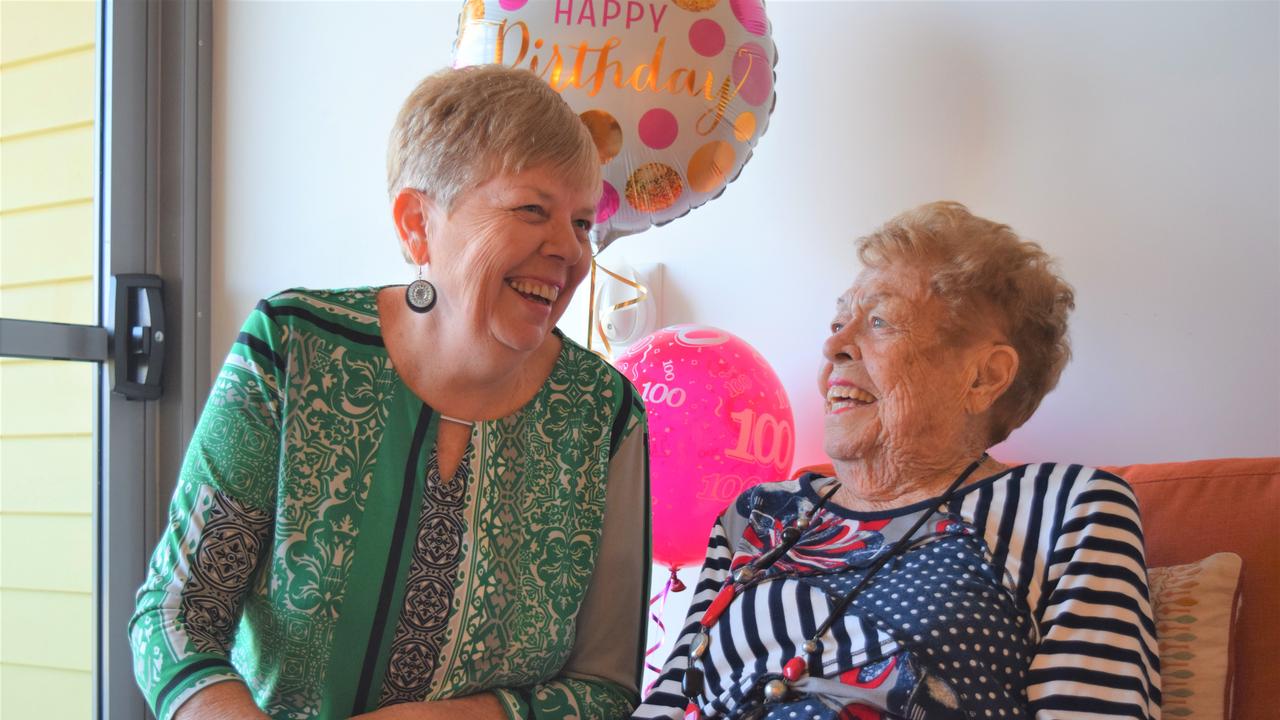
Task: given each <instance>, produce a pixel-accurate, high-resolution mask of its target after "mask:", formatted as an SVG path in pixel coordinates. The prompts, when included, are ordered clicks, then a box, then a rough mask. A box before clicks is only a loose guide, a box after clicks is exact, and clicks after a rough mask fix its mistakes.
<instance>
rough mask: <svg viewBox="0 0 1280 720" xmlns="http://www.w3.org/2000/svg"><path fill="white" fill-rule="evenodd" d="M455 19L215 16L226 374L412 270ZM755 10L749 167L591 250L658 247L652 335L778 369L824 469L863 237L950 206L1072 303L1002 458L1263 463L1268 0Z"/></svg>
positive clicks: (1271, 201) (1275, 363)
mask: <svg viewBox="0 0 1280 720" xmlns="http://www.w3.org/2000/svg"><path fill="white" fill-rule="evenodd" d="M460 6H461V2H430V3H385V4H384V3H369V2H361V3H345V2H344V3H328V2H324V3H321V2H236V1H229V2H225V3H222V4H219V5H218V6H217V8H216V11H215V18H216V27H215V32H216V34H215V40H214V43H215V44H214V52H215V62H216V67H215V76H214V78H215V89H214V122H215V136H214V158H215V161H214V162H215V164H214V178H213V180H214V212H213V226H214V227H213V235H214V242H215V246H214V278H213V290H214V303H215V310H214V318H213V321H214V332H215V337H214V346H215V348H216V350H215V354H216V355H217V357H216V358H215V360H220V358H221V355H222V354H223V353H224V352H225V350H226V348H227V347H228V346H229V345H230V342H231V340H232V338H233V337H234V336H235V331H236V328H237V327H238V324H239V322H240V320H241V319H242V318H243V316H244V315H245V313H247V312H248V311H249V309H250V308H251V307H252V306H253V303H254V302H255V301H256V300H257V299H258V298H260V297H262V296H264V295H267V294H270V293H272V292H274V291H276V290H279V289H282V288H285V287H290V286H296V285H307V286H320V287H323V286H345V285H356V284H371V283H390V282H405V281H407V279H408V277H409V272H410V271H409V269H408V267H407V266H405V265H404V264H403V263H402V262H401V261H400V258H399V253H398V251H397V249H396V242H395V238H394V235H393V231H392V228H391V223H390V221H389V219H388V218H389V213H388V209H387V202H386V198H385V193H384V190H383V187H384V182H383V158H384V148H385V139H386V135H387V131H388V128H389V127H390V124H391V121H392V119H393V117H394V114H395V112H396V110H397V109H398V107H399V103H400V101H401V100H402V98H403V96H404V95H405V94H406V93H407V92H408V91H409V90H410V89H411V88H412V87H413V85H414V84H415V83H416V81H417V80H418V79H420V78H421V76H423V75H424V74H426V73H428V72H429V71H432V70H434V69H436V68H439V67H441V66H444V65H447V64H448V63H449V59H450V58H449V49H450V43H451V41H452V38H453V32H454V28H455V27H456V16H457V10H458V8H459V7H460ZM769 11H770V16H771V19H772V21H773V36H774V39H775V41H776V42H777V44H778V48H779V55H780V58H781V60H780V64H779V66H778V69H777V70H778V79H777V91H778V105H777V110H776V112H775V113H774V116H773V119H772V121H771V123H770V126H769V131H768V133H767V134H766V135H765V136H764V137H763V139H762V140H761V141H760V144H759V145H758V147H757V148H756V153H755V157H754V159H753V160H752V161H751V162H750V164H748V165H747V167H746V169H745V170H744V172H743V174H742V176H741V177H740V178H739V179H738V181H737V182H735V183H734V184H732V185H731V186H730V187H729V188H728V190H727V191H726V192H725V194H724V195H723V196H722V197H721V198H719V199H718V200H715V201H712V202H711V203H709V204H707V205H706V206H704V207H702V208H700V209H698V210H695V211H694V212H693V213H691V214H690V215H688V216H687V217H685V218H683V219H680V220H677V221H676V222H674V223H672V224H671V225H669V226H666V227H663V228H658V229H655V230H651V231H649V232H646V233H644V234H642V235H639V236H634V237H630V238H624V239H622V240H620V241H618V242H617V243H616V244H615V245H614V246H612V247H611V248H609V249H608V250H607V251H606V252H605V253H604V256H603V257H602V261H603V262H604V264H606V265H608V264H609V263H610V262H620V261H624V260H625V261H627V262H630V263H632V264H641V263H650V262H662V263H664V264H665V266H666V294H665V297H664V306H665V312H666V314H665V320H666V321H667V322H671V323H674V322H702V323H707V324H711V325H716V326H719V327H722V328H725V329H727V330H730V331H731V332H733V333H735V334H738V335H739V336H741V337H743V338H745V339H747V340H748V341H749V342H751V343H752V344H754V345H755V346H756V347H757V348H758V349H759V350H760V351H761V352H762V353H763V354H764V355H765V356H766V357H767V358H768V359H769V360H770V362H771V363H772V364H773V366H774V368H775V369H776V370H777V372H778V374H779V376H780V377H781V378H782V380H783V382H784V384H785V385H786V387H787V390H788V392H789V393H790V395H791V399H792V402H793V405H794V407H795V410H796V416H797V417H796V419H797V426H798V427H797V432H798V437H799V445H798V452H797V457H796V461H797V463H810V462H817V461H820V460H821V444H820V438H819V436H818V432H819V428H820V422H821V419H820V413H821V408H820V404H819V398H818V395H817V392H816V390H815V384H814V380H813V377H814V372H815V370H816V368H817V364H818V362H819V347H820V343H821V341H822V338H823V335H824V332H825V331H824V328H825V327H826V325H827V322H828V320H829V315H830V312H831V309H832V303H833V300H834V298H835V296H836V295H837V294H839V293H840V292H841V291H843V290H844V288H845V287H846V286H847V285H848V284H849V282H850V280H851V279H852V277H853V276H854V274H855V273H856V270H857V266H856V262H855V259H854V255H853V251H852V240H853V239H854V238H855V237H857V236H858V235H860V234H862V233H865V232H867V231H869V230H870V229H872V228H873V227H875V226H876V225H878V224H879V223H881V222H883V221H884V220H886V219H888V218H889V217H890V216H892V215H894V214H895V213H897V212H899V211H901V210H904V209H906V208H908V207H911V206H914V205H917V204H919V203H922V202H926V201H929V200H935V199H943V198H946V199H955V200H960V201H962V202H964V203H966V204H968V205H969V206H970V207H971V208H972V209H973V210H974V211H975V212H978V213H979V214H983V215H986V216H988V217H991V218H993V219H997V220H1000V221H1003V222H1007V223H1009V224H1011V225H1013V226H1014V228H1015V229H1017V230H1019V231H1020V232H1022V233H1023V234H1024V235H1025V236H1027V237H1029V238H1032V239H1035V240H1038V241H1039V242H1041V243H1042V244H1043V245H1044V246H1045V247H1046V248H1047V249H1049V251H1050V252H1052V253H1054V254H1055V255H1057V256H1058V257H1059V258H1060V259H1061V261H1062V265H1063V268H1064V272H1065V274H1066V276H1067V278H1068V279H1069V280H1070V281H1071V282H1072V283H1073V284H1074V285H1075V287H1076V291H1077V299H1078V309H1077V311H1076V313H1075V315H1074V317H1073V321H1072V336H1073V338H1074V346H1075V359H1074V361H1073V362H1072V364H1071V366H1070V367H1068V369H1067V371H1066V374H1065V375H1064V377H1063V379H1062V383H1061V385H1060V386H1059V389H1058V390H1057V391H1056V392H1054V393H1053V394H1052V395H1050V396H1049V397H1048V398H1047V399H1046V401H1045V403H1044V405H1043V406H1042V407H1041V409H1040V411H1039V413H1037V415H1036V416H1035V417H1034V418H1033V419H1032V420H1031V422H1029V423H1028V424H1027V425H1026V426H1025V427H1024V428H1022V429H1021V430H1019V431H1017V432H1016V433H1015V434H1014V436H1013V437H1012V438H1011V439H1010V441H1009V442H1007V443H1006V444H1005V445H1004V446H1003V447H1001V448H999V449H998V452H997V455H998V456H999V457H1001V458H1002V459H1006V460H1008V459H1031V458H1036V459H1065V460H1073V461H1079V462H1086V463H1095V464H1102V463H1129V462H1154V461H1166V460H1183V459H1191V458H1199V457H1221V456H1232V455H1280V5H1277V4H1276V3H1248V4H1235V3H1220V2H1211V3H1171V4H1165V3H1134V4H1130V3H1124V4H1109V3H1106V4H1104V3H1078V4H1067V3H1052V4H1041V3H995V4H969V3H945V4H922V3H921V4H916V3H911V4H855V3H838V2H774V3H772V4H771V5H770V6H769ZM583 294H585V292H584V293H583ZM584 307H585V305H584V304H581V303H578V304H576V305H575V306H574V308H572V309H571V313H570V314H569V315H566V317H565V320H564V322H563V325H564V327H565V329H566V331H567V332H569V333H570V334H571V335H574V336H581V335H582V334H583V327H584V326H585V317H584V316H582V315H581V313H582V312H584V309H583V308H584ZM683 577H684V578H685V580H686V582H688V583H689V584H690V585H692V579H693V578H692V572H691V571H686V572H685V573H683ZM685 603H687V593H686V594H685V596H684V597H680V596H673V598H672V601H671V604H670V607H669V612H668V626H669V627H670V626H673V625H674V626H676V627H678V626H679V624H680V623H679V620H678V619H677V616H679V615H682V613H683V612H684V604H685Z"/></svg>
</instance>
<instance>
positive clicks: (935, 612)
mask: <svg viewBox="0 0 1280 720" xmlns="http://www.w3.org/2000/svg"><path fill="white" fill-rule="evenodd" d="M827 482H829V481H828V480H827V479H826V478H822V477H820V476H817V475H813V474H810V475H805V476H803V477H801V478H799V479H797V480H791V481H786V482H780V483H770V484H765V485H759V486H756V487H754V488H751V489H750V490H747V491H746V492H744V493H743V494H742V495H741V496H739V497H738V499H737V501H736V502H735V503H734V505H732V506H730V507H729V508H728V509H727V510H726V511H725V513H724V514H723V515H722V516H721V517H720V519H719V520H718V521H717V522H716V525H715V527H714V529H713V530H712V534H711V539H710V541H709V546H708V550H707V558H706V561H705V562H704V564H703V567H702V572H701V575H700V576H699V579H698V584H697V588H696V590H695V595H694V597H693V600H692V603H691V605H690V610H689V616H688V619H687V620H686V623H685V627H684V630H683V632H682V633H681V637H680V638H679V640H678V642H677V644H676V647H675V649H674V651H673V652H672V654H671V658H670V659H669V660H668V661H667V663H666V666H665V667H664V668H663V672H662V675H661V676H660V677H659V679H658V682H657V683H656V684H655V685H654V689H653V692H652V693H651V694H650V695H649V697H648V698H647V699H646V700H645V702H644V703H643V704H642V705H641V706H640V708H638V709H637V711H636V713H635V715H634V716H633V717H636V718H681V717H683V716H684V709H685V706H686V704H687V700H686V699H685V697H684V696H683V695H682V693H681V690H680V680H681V676H682V673H683V671H684V668H685V665H686V659H687V656H688V655H687V654H688V646H689V643H690V641H691V640H692V639H693V637H694V636H695V635H696V634H697V630H698V628H699V620H700V619H701V618H702V616H703V614H704V613H705V612H706V611H707V609H708V607H709V606H711V604H712V600H713V599H714V598H715V596H716V595H717V593H718V592H719V591H720V589H721V588H722V587H723V586H724V585H725V583H726V581H727V580H728V578H729V574H730V571H731V569H733V568H735V567H738V566H740V565H742V564H745V563H746V562H749V561H750V560H751V559H752V558H754V557H756V556H758V555H759V554H761V553H763V552H766V551H767V550H768V549H769V548H770V547H773V546H774V545H776V544H777V543H779V542H780V536H781V531H782V529H783V528H784V527H786V526H788V525H790V524H791V523H792V522H794V520H795V517H796V516H797V515H798V514H799V513H800V512H803V511H806V510H808V509H809V508H811V507H812V506H813V504H814V503H816V502H817V500H818V492H819V489H821V488H822V487H823V486H824V485H825V484H826V483H827ZM935 504H936V501H926V502H923V503H917V504H915V505H910V506H907V507H903V508H898V509H895V510H890V511H882V512H874V513H869V512H853V511H849V510H846V509H844V508H839V507H833V506H831V505H830V504H828V506H827V507H826V508H824V510H823V511H822V512H821V513H819V515H818V516H817V518H815V521H814V524H813V526H811V528H810V529H809V531H808V532H806V533H805V535H804V537H803V538H802V539H801V540H800V542H799V543H798V544H797V545H796V546H795V547H794V548H793V549H792V550H791V552H789V553H788V555H787V556H786V557H785V558H784V559H783V560H781V561H779V562H777V563H775V564H774V565H773V566H771V567H770V568H769V569H768V571H767V572H766V573H765V575H764V577H763V578H762V579H761V580H759V581H757V582H753V583H752V584H750V585H749V586H748V587H746V588H744V589H742V590H741V591H740V592H739V593H738V595H737V597H736V598H735V599H734V601H733V602H732V603H730V604H729V606H728V607H727V609H725V610H724V612H723V614H722V615H721V616H720V617H719V620H718V621H717V622H716V623H715V625H714V626H713V627H712V628H711V631H710V636H711V637H710V639H711V643H710V646H709V648H708V650H707V651H706V653H705V655H704V656H703V657H702V659H701V661H700V662H699V664H698V667H700V668H701V669H702V670H703V672H704V674H705V677H706V688H705V690H704V692H703V694H702V695H701V696H700V697H699V698H698V699H697V700H698V705H699V706H700V708H701V710H702V712H703V714H704V715H705V716H706V717H739V716H743V715H749V716H752V717H770V718H771V717H778V718H816V719H819V720H822V719H825V718H836V717H839V718H859V719H861V718H877V717H886V718H892V717H928V718H935V717H995V718H999V717H1024V718H1025V717H1034V718H1095V719H1097V718H1120V717H1124V718H1143V719H1147V718H1150V719H1155V718H1159V717H1160V674H1159V658H1158V656H1157V644H1156V629H1155V624H1154V622H1153V620H1152V611H1151V605H1150V600H1149V596H1148V590H1147V574H1146V566H1145V561H1144V554H1143V539H1142V526H1141V522H1140V520H1139V517H1138V507H1137V503H1136V501H1135V499H1134V495H1133V492H1132V491H1131V489H1130V488H1129V486H1128V485H1127V484H1126V483H1125V482H1124V480H1122V479H1120V478H1118V477H1116V476H1114V475H1111V474H1109V473H1106V472H1103V471H1101V470H1095V469H1092V468H1086V467H1081V466H1079V465H1058V464H1052V463H1042V464H1033V465H1022V466H1019V467H1015V468H1011V469H1008V470H1006V471H1004V472H1002V473H999V474H997V475H994V476H991V477H988V478H985V479H983V480H980V481H978V482H976V483H973V484H970V485H967V486H965V487H963V488H961V489H960V490H958V491H957V492H956V493H955V495H954V497H953V498H952V499H951V500H950V501H949V502H948V504H947V506H946V507H944V508H942V509H941V510H940V511H939V512H938V513H937V516H936V517H933V518H930V520H929V521H928V522H926V523H925V525H924V526H923V528H922V529H921V531H920V532H918V533H917V534H916V537H915V539H914V540H913V541H912V543H911V545H910V546H909V547H908V549H907V550H906V551H905V552H904V553H903V554H902V555H900V556H899V557H897V558H895V559H893V560H892V561H890V562H889V564H888V565H886V566H885V567H884V568H883V569H882V570H880V571H879V572H878V573H877V574H876V576H875V580H874V581H873V582H872V584H871V585H870V586H869V587H868V588H867V590H866V591H864V592H863V593H862V594H861V595H860V596H859V597H858V598H857V599H856V600H855V601H854V602H853V603H852V604H851V605H850V606H849V607H848V608H847V609H846V610H845V611H844V613H845V616H844V617H843V618H842V619H841V620H840V621H838V622H836V623H835V624H834V625H833V627H832V629H831V631H830V632H828V633H826V634H825V635H824V636H823V637H822V638H821V639H820V649H819V651H818V653H817V654H816V655H815V656H813V657H807V658H806V659H807V663H808V666H809V672H808V674H807V675H806V677H805V678H804V679H802V680H800V681H799V682H797V683H793V690H794V691H793V692H792V693H791V694H790V695H789V696H788V697H787V698H786V700H784V701H783V702H774V703H763V697H762V693H761V689H762V687H763V685H764V683H766V682H767V681H768V680H770V679H773V678H777V677H779V675H780V673H781V669H782V666H783V664H784V663H785V662H786V661H787V660H788V659H789V658H791V657H793V656H796V655H803V654H804V653H803V651H802V650H799V646H800V645H801V644H802V643H803V641H804V640H805V639H807V638H809V637H810V636H811V635H812V634H813V632H814V630H815V629H816V628H817V626H818V625H819V624H821V623H822V622H823V621H824V620H826V618H827V616H828V615H829V614H830V608H831V603H832V601H833V599H834V598H836V597H839V596H840V595H841V594H843V593H844V592H845V591H847V590H848V589H849V588H850V587H852V585H853V584H855V583H856V582H857V581H858V580H859V579H860V578H861V577H862V575H863V574H864V573H865V568H866V566H867V565H869V564H870V563H871V562H872V561H873V560H874V559H875V558H876V557H878V556H879V555H880V554H882V553H884V552H886V551H888V549H889V548H890V547H891V546H893V544H894V542H895V541H896V540H897V539H898V538H900V537H901V536H902V535H903V534H904V533H905V532H906V531H907V529H909V528H910V526H911V525H912V524H913V523H914V522H915V520H917V519H918V518H919V516H920V514H921V513H926V512H934V505H935ZM948 709H950V712H947V710H948Z"/></svg>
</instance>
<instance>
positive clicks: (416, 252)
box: [391, 188, 434, 265]
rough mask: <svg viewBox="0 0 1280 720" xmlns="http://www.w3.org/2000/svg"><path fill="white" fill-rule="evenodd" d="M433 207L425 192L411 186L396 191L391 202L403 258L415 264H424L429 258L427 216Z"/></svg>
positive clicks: (392, 215)
mask: <svg viewBox="0 0 1280 720" xmlns="http://www.w3.org/2000/svg"><path fill="white" fill-rule="evenodd" d="M433 207H434V206H433V204H432V202H431V198H429V197H427V195H426V193H423V192H421V191H419V190H414V189H413V188H404V189H403V190H401V191H400V192H398V193H396V198H395V200H394V201H393V202H392V204H391V217H392V219H394V220H395V224H396V234H397V235H399V236H400V246H401V249H402V250H403V251H404V256H405V259H406V260H408V261H409V262H412V263H414V264H415V265H426V264H427V263H428V262H429V261H430V259H431V258H430V256H429V253H428V252H427V227H428V222H427V218H428V217H429V216H430V213H431V212H432V211H433Z"/></svg>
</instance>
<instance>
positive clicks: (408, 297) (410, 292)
mask: <svg viewBox="0 0 1280 720" xmlns="http://www.w3.org/2000/svg"><path fill="white" fill-rule="evenodd" d="M404 302H405V304H406V305H408V306H409V309H410V310H412V311H414V312H416V313H425V312H430V311H431V308H433V307H435V306H436V286H435V285H432V284H431V283H430V282H428V281H426V280H424V279H423V277H422V266H421V265H419V266H418V279H417V280H414V281H413V282H411V283H409V287H407V288H405V291H404Z"/></svg>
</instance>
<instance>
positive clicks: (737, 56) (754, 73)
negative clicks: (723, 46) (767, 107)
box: [733, 43, 773, 105]
mask: <svg viewBox="0 0 1280 720" xmlns="http://www.w3.org/2000/svg"><path fill="white" fill-rule="evenodd" d="M733 82H734V84H735V85H737V86H738V87H739V88H740V89H739V90H738V94H739V95H740V96H741V97H742V99H743V100H746V101H747V102H749V103H751V104H752V105H759V104H760V103H762V102H764V101H765V100H766V99H768V97H769V94H770V93H772V92H773V66H772V65H771V64H770V63H769V56H768V55H766V54H765V52H764V48H762V47H760V46H759V45H757V44H755V43H746V44H745V45H743V46H742V47H740V48H738V51H737V52H736V53H734V54H733Z"/></svg>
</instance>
